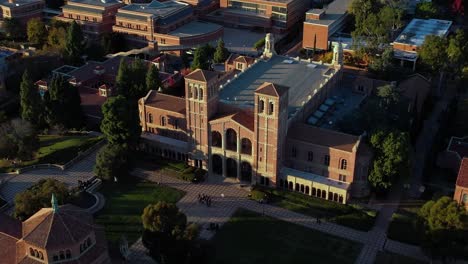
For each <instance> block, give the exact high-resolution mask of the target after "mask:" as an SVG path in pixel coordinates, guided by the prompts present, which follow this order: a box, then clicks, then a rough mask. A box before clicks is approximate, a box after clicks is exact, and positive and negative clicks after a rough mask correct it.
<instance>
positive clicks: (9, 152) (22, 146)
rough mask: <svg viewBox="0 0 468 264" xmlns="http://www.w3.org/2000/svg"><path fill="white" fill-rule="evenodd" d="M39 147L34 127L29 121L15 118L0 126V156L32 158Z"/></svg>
mask: <svg viewBox="0 0 468 264" xmlns="http://www.w3.org/2000/svg"><path fill="white" fill-rule="evenodd" d="M38 148H39V139H38V137H37V134H36V131H35V129H34V127H33V126H32V125H31V124H30V123H29V122H27V121H25V120H21V119H13V120H11V121H10V122H5V123H2V124H1V126H0V158H7V159H21V160H23V159H30V158H31V157H32V156H33V153H34V152H35V151H36V150H37V149H38Z"/></svg>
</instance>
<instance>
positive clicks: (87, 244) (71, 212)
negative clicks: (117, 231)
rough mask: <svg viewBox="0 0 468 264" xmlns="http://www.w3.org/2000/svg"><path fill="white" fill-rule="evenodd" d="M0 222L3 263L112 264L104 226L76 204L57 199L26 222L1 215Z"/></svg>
mask: <svg viewBox="0 0 468 264" xmlns="http://www.w3.org/2000/svg"><path fill="white" fill-rule="evenodd" d="M52 201H54V196H53V198H52ZM0 223H2V224H1V225H0V259H1V262H2V263H8V264H16V263H18V264H19V263H89V264H107V263H110V258H109V255H108V253H107V242H106V239H105V236H104V228H102V227H100V226H97V225H95V224H94V223H93V216H92V215H91V214H89V213H86V212H85V211H83V210H82V209H81V208H78V207H76V206H74V205H70V204H67V205H63V206H58V205H57V204H56V203H54V202H53V203H52V208H42V209H41V210H39V211H38V212H37V213H35V214H34V215H33V216H31V217H30V218H28V219H27V220H26V221H24V222H21V221H19V220H16V219H13V218H10V217H9V216H7V215H4V214H0Z"/></svg>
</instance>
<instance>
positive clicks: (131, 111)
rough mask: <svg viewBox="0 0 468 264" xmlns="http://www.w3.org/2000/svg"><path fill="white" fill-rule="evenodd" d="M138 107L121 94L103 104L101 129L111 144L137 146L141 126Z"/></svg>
mask: <svg viewBox="0 0 468 264" xmlns="http://www.w3.org/2000/svg"><path fill="white" fill-rule="evenodd" d="M135 111H138V108H137V107H136V106H135V105H134V104H132V103H129V102H128V100H127V99H126V98H125V97H124V96H122V95H119V96H117V97H112V98H109V99H108V100H107V101H106V102H105V103H104V104H103V105H102V113H103V116H104V117H103V119H102V122H101V131H102V132H103V133H104V135H105V136H106V139H107V141H108V142H109V143H110V144H119V145H124V144H128V145H129V146H130V147H131V146H135V145H136V143H137V141H138V139H139V137H140V134H141V127H140V124H139V120H138V113H136V118H135Z"/></svg>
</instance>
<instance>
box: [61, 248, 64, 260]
mask: <svg viewBox="0 0 468 264" xmlns="http://www.w3.org/2000/svg"><path fill="white" fill-rule="evenodd" d="M60 259H65V252H63V250H62V251H60Z"/></svg>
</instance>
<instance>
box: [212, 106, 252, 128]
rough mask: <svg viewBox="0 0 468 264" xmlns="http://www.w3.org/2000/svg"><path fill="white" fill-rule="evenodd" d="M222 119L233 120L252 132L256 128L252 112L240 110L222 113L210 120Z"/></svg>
mask: <svg viewBox="0 0 468 264" xmlns="http://www.w3.org/2000/svg"><path fill="white" fill-rule="evenodd" d="M221 119H227V120H232V121H234V122H236V123H238V124H239V125H241V126H243V127H245V128H247V129H248V130H250V131H252V132H253V130H254V116H253V114H252V113H250V112H244V111H239V112H235V113H228V114H222V115H219V116H217V117H214V118H213V119H211V120H210V122H211V121H213V122H217V121H218V120H221Z"/></svg>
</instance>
